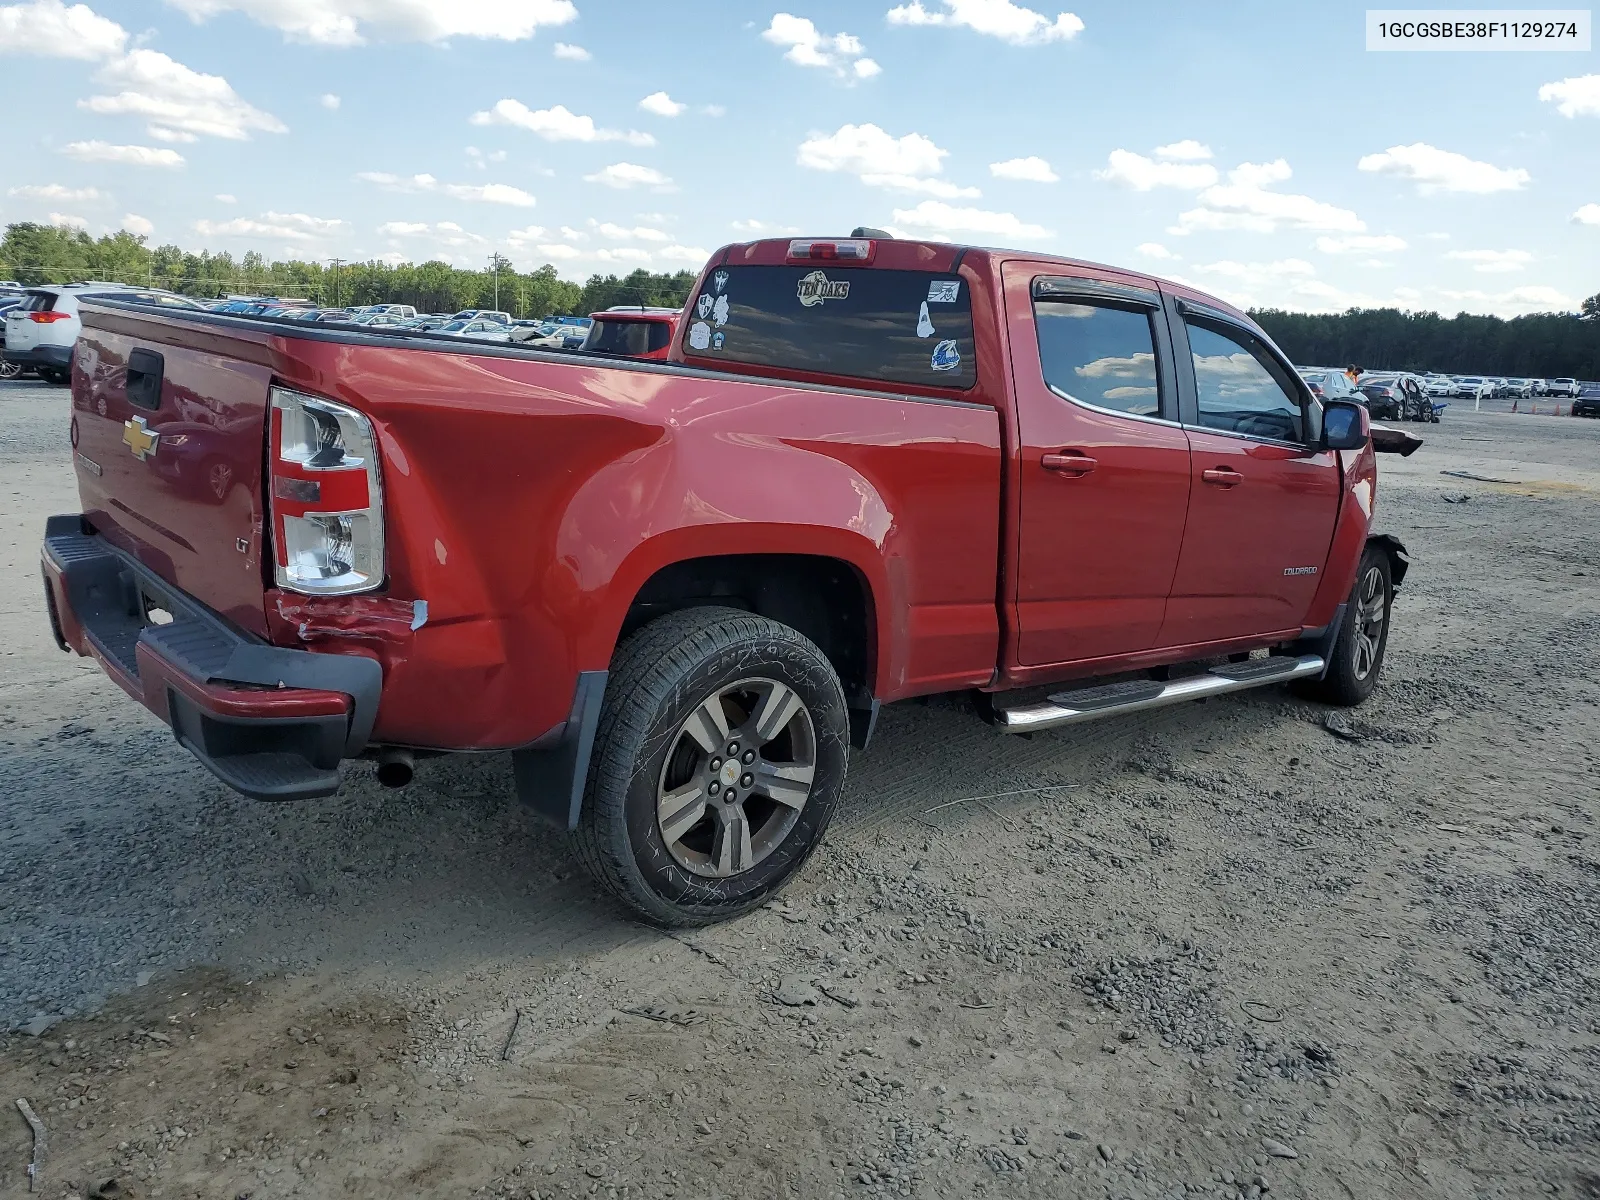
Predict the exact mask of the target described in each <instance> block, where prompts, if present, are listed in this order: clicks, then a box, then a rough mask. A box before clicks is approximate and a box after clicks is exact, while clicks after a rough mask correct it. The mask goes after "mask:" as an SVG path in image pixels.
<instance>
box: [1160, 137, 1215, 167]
mask: <svg viewBox="0 0 1600 1200" xmlns="http://www.w3.org/2000/svg"><path fill="white" fill-rule="evenodd" d="M1156 157H1157V158H1169V159H1177V160H1178V161H1180V162H1196V161H1198V160H1200V159H1203V158H1210V157H1211V147H1210V146H1208V145H1206V144H1205V143H1204V142H1197V141H1195V140H1194V139H1193V138H1184V139H1183V141H1181V142H1172V143H1169V144H1168V145H1165V146H1157V147H1156Z"/></svg>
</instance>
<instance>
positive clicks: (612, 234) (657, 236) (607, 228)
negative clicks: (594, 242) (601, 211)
mask: <svg viewBox="0 0 1600 1200" xmlns="http://www.w3.org/2000/svg"><path fill="white" fill-rule="evenodd" d="M595 229H596V230H597V231H598V232H599V234H600V236H601V237H608V238H610V239H611V240H612V241H616V242H630V241H631V242H670V241H671V240H672V235H671V234H670V233H667V232H666V231H665V230H661V229H652V228H651V227H650V226H648V225H635V226H634V227H633V228H631V229H629V228H626V227H625V226H622V225H613V224H612V223H611V222H609V221H604V222H598V223H595Z"/></svg>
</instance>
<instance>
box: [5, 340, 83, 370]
mask: <svg viewBox="0 0 1600 1200" xmlns="http://www.w3.org/2000/svg"><path fill="white" fill-rule="evenodd" d="M0 357H4V358H5V360H6V361H7V362H8V363H16V364H17V365H18V366H19V367H57V368H59V369H61V370H63V371H65V370H68V369H69V368H70V367H71V366H72V347H71V346H34V347H32V348H31V349H28V350H11V349H9V348H8V349H6V350H5V351H3V352H0Z"/></svg>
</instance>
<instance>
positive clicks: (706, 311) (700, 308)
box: [694, 292, 712, 321]
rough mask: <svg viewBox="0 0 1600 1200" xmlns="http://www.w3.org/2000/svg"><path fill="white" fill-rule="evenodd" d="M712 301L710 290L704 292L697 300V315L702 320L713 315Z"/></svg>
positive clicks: (695, 307) (695, 309)
mask: <svg viewBox="0 0 1600 1200" xmlns="http://www.w3.org/2000/svg"><path fill="white" fill-rule="evenodd" d="M711 303H712V301H711V293H709V292H706V293H703V294H702V295H701V297H700V299H699V300H697V301H695V305H694V311H695V315H696V316H698V317H699V318H700V319H701V320H702V321H704V320H705V319H706V318H707V317H709V316H710V315H711Z"/></svg>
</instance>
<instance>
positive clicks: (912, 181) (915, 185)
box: [861, 175, 983, 200]
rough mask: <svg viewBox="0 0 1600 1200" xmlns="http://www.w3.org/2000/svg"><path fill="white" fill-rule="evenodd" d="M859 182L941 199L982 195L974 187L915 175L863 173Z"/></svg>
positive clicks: (971, 198) (975, 197)
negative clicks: (920, 177)
mask: <svg viewBox="0 0 1600 1200" xmlns="http://www.w3.org/2000/svg"><path fill="white" fill-rule="evenodd" d="M861 182H862V183H864V184H866V185H867V186H868V187H881V188H887V189H888V190H889V191H891V192H914V193H916V194H918V195H923V196H937V197H938V198H939V199H941V200H976V199H977V198H978V197H979V196H981V195H983V193H982V192H980V191H979V190H978V189H977V188H975V187H962V186H960V185H959V184H954V183H950V182H949V181H947V180H944V179H919V178H917V177H916V176H915V175H863V176H862V177H861Z"/></svg>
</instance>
